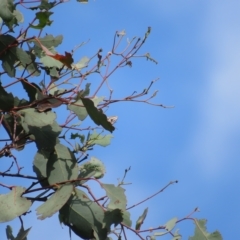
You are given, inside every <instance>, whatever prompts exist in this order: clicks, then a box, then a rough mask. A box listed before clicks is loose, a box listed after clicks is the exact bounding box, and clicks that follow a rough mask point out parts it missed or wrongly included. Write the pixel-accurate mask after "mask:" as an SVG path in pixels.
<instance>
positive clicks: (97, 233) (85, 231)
mask: <svg viewBox="0 0 240 240" xmlns="http://www.w3.org/2000/svg"><path fill="white" fill-rule="evenodd" d="M60 214H61V219H62V221H63V223H64V224H65V225H67V226H69V228H71V230H73V231H74V232H75V233H76V234H77V235H78V236H80V237H81V238H83V239H93V238H94V237H95V238H96V239H99V240H106V238H107V233H108V231H107V229H106V228H103V227H102V224H103V219H104V211H103V209H102V208H101V207H100V206H99V205H98V204H97V203H96V202H94V201H92V200H90V199H89V197H88V196H87V195H86V193H85V192H83V191H81V190H79V189H75V195H74V196H71V197H70V199H69V200H68V202H67V203H66V204H65V205H64V206H63V207H62V209H60Z"/></svg>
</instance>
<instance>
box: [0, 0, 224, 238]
mask: <svg viewBox="0 0 240 240" xmlns="http://www.w3.org/2000/svg"><path fill="white" fill-rule="evenodd" d="M78 2H81V3H87V2H88V1H80V0H78ZM62 3H64V1H63V0H58V1H52V2H50V1H48V0H42V1H40V0H39V1H36V0H34V1H27V2H25V1H24V0H20V1H19V2H16V3H14V2H13V0H1V1H0V17H1V22H2V23H1V32H0V60H1V63H2V69H0V70H1V71H0V76H1V82H0V125H1V126H2V128H3V129H4V130H5V131H6V133H7V135H8V136H9V138H8V139H0V141H1V142H4V143H5V145H4V146H2V148H1V149H0V158H2V160H5V161H7V160H8V159H9V158H10V159H13V162H12V164H10V166H9V168H8V169H6V170H5V171H3V172H0V175H1V176H3V177H15V178H25V179H29V180H30V181H32V180H34V181H36V182H32V183H29V185H28V186H27V187H26V188H24V187H22V186H17V185H14V186H9V185H6V184H3V183H0V185H1V186H2V187H5V188H7V189H9V192H8V193H7V194H1V195H0V212H1V214H0V222H8V221H11V220H12V219H14V218H16V217H19V219H20V221H21V229H20V230H19V233H18V235H17V237H14V236H13V234H12V229H11V227H10V226H8V227H7V229H6V234H7V239H11V240H13V239H27V235H28V233H29V231H30V228H28V229H26V230H24V226H23V221H22V220H23V219H24V215H26V214H29V212H28V211H29V209H30V208H31V205H32V204H33V203H34V202H37V201H39V202H43V203H42V204H41V205H40V206H39V207H38V208H37V209H36V210H37V215H38V219H41V220H43V219H45V218H47V217H51V216H52V215H53V214H55V213H57V212H58V214H59V221H60V222H61V223H62V224H64V225H66V226H68V227H69V229H70V230H71V231H72V232H74V233H75V234H76V235H78V236H79V237H81V238H83V239H99V240H106V239H112V237H110V235H111V236H115V237H116V239H122V238H124V239H127V235H126V232H127V231H132V232H134V233H135V234H136V235H137V236H138V237H139V238H140V239H144V237H143V234H144V233H146V232H147V233H148V236H146V239H152V240H153V239H156V238H157V237H161V236H163V235H166V234H169V235H170V236H171V237H172V239H174V240H177V239H181V235H180V234H179V230H178V229H176V225H177V223H179V222H181V221H183V220H187V219H188V220H192V221H193V222H194V223H195V225H196V230H195V234H194V236H193V237H190V239H192V240H193V239H194V240H195V239H196V240H197V239H216V240H220V239H222V237H221V235H220V233H218V232H214V233H211V234H210V233H207V232H206V228H205V222H206V221H205V220H196V219H194V218H192V217H191V215H192V214H193V213H194V212H196V211H197V209H195V210H194V211H193V212H192V213H191V214H190V215H188V216H187V217H184V218H181V219H178V218H176V217H175V218H173V219H171V220H169V221H167V223H166V224H162V225H160V226H159V224H157V227H155V228H151V229H142V230H141V228H143V224H144V220H145V218H146V217H147V213H148V209H145V210H144V212H143V213H142V214H141V215H140V217H139V219H138V220H137V222H136V224H135V228H134V227H132V221H131V219H130V209H131V208H133V207H135V206H137V205H139V204H141V203H142V202H145V201H146V200H148V199H150V198H152V197H154V196H156V195H157V194H158V193H161V192H162V191H163V190H164V189H166V188H167V187H168V186H170V185H172V184H174V183H176V182H177V181H172V182H170V183H169V184H167V185H166V186H165V187H164V188H162V189H161V190H160V191H158V192H157V193H155V194H154V195H152V196H150V197H148V198H147V199H145V200H142V201H139V202H138V203H136V204H135V205H134V206H127V197H126V195H125V190H124V184H125V182H124V179H125V176H126V174H127V172H128V171H129V170H130V169H126V171H125V175H124V177H123V179H122V181H121V182H119V184H118V185H117V186H115V185H114V184H106V183H103V182H101V181H100V180H99V179H101V178H103V176H104V175H105V173H106V169H105V166H104V165H103V163H102V161H100V160H99V159H97V158H95V157H91V159H90V160H88V161H87V162H84V161H85V160H87V159H88V157H89V153H88V152H89V151H90V150H91V149H93V147H94V146H95V145H99V146H102V147H106V146H108V145H109V144H110V143H111V139H112V137H113V136H112V134H109V133H106V131H107V132H110V133H112V132H114V130H115V127H114V124H115V122H116V120H117V116H107V115H106V114H105V110H106V108H108V107H109V106H110V105H112V104H113V103H115V102H122V101H125V102H142V103H148V104H151V105H154V106H160V107H165V106H163V105H162V104H154V103H151V102H150V100H151V99H152V98H154V97H155V96H156V94H157V91H155V92H154V93H153V94H152V95H151V96H150V97H147V98H144V96H146V95H148V94H149V91H150V89H151V87H152V85H153V84H154V81H152V82H151V83H150V85H149V86H148V87H147V88H146V89H144V90H143V91H142V92H141V93H140V94H137V93H135V92H134V93H133V94H132V95H130V96H126V97H123V98H122V99H114V98H113V97H112V96H113V90H112V89H111V88H110V87H109V85H108V84H109V83H108V80H109V78H110V76H111V75H112V74H113V73H114V72H115V71H116V70H117V69H119V68H121V67H132V66H133V63H132V58H133V57H140V58H145V59H146V60H150V61H152V62H153V63H157V62H156V60H154V59H153V58H152V57H151V56H150V54H149V53H147V54H143V55H138V56H137V55H136V54H137V53H138V51H139V50H140V49H141V47H142V45H143V44H144V43H145V42H146V40H147V38H148V36H149V34H150V32H151V28H150V27H149V28H148V29H147V31H146V33H145V35H144V36H143V38H133V39H131V40H128V42H127V46H126V47H125V48H124V50H119V44H120V43H121V42H122V40H123V39H124V38H125V35H126V33H125V31H117V32H116V34H115V36H114V40H113V47H112V50H111V52H109V53H108V54H107V55H105V56H103V55H102V50H101V49H100V50H99V51H97V52H96V54H94V56H91V57H87V56H83V57H82V58H81V59H80V61H78V62H76V61H75V60H74V54H75V51H76V49H74V50H72V51H71V52H67V51H66V52H65V53H64V54H60V53H58V51H57V49H56V48H57V47H58V46H59V45H60V44H61V43H62V41H63V36H62V35H59V36H53V35H51V34H47V35H45V36H44V33H45V32H44V30H45V28H46V27H49V26H52V24H53V21H52V20H51V16H52V15H53V14H54V12H53V9H54V8H55V7H56V6H57V5H59V4H62ZM21 7H23V8H21ZM20 9H24V11H25V12H26V11H28V14H29V13H32V14H33V20H32V22H31V23H29V24H28V25H27V26H25V27H23V25H22V24H23V22H24V15H23V13H22V12H20ZM32 30H34V31H35V32H34V33H35V34H33V32H32ZM36 31H37V32H38V34H37V35H38V37H35V35H36ZM16 32H18V33H16ZM82 45H83V44H82ZM114 57H115V58H116V59H117V60H118V63H117V64H116V65H115V66H114V67H112V66H111V65H110V59H112V58H114ZM93 74H97V75H98V76H99V77H100V79H101V82H100V84H99V86H98V87H97V88H96V89H91V76H92V75H93ZM39 76H40V77H41V79H42V78H44V80H43V81H40V82H39ZM46 76H47V77H46ZM30 77H35V81H34V82H30V81H31V80H30ZM75 79H77V80H78V83H77V84H76V83H75V81H74V80H75ZM85 82H87V83H86V84H84V83H85ZM104 83H106V84H107V86H108V88H109V96H107V97H100V96H98V94H99V91H100V89H101V88H102V86H103V84H104ZM10 86H16V87H17V88H18V89H22V90H24V91H25V92H26V94H27V96H28V98H27V99H25V98H21V97H20V94H19V90H18V91H17V93H16V95H15V94H13V91H12V90H8V89H9V87H10ZM69 86H70V87H69ZM90 90H91V91H93V93H91V94H90ZM60 112H61V113H62V112H64V116H65V122H64V123H63V124H59V123H58V120H57V119H58V118H57V116H58V115H59V113H60ZM87 117H89V118H90V119H91V120H92V121H89V118H87ZM76 119H78V120H79V121H80V123H75V122H74V121H75V120H76ZM83 122H84V123H85V122H86V124H89V126H88V127H80V126H79V125H80V124H82V123H83ZM84 132H87V133H85V134H84ZM27 144H28V145H29V144H31V145H34V144H35V145H36V154H35V157H34V161H33V175H24V174H22V168H23V167H21V166H19V162H18V158H17V157H16V156H15V155H14V154H13V150H17V151H23V150H24V148H25V146H26V145H27ZM13 166H16V168H17V172H16V173H14V171H13ZM34 174H35V175H34ZM90 181H94V182H97V183H98V184H99V187H100V188H102V189H103V190H104V191H105V192H106V195H105V196H103V197H101V198H100V199H96V197H95V194H94V193H93V192H94V191H93V190H94V189H91V188H90V187H89V186H88V185H86V183H87V182H90ZM16 184H17V182H16ZM30 193H31V196H32V194H36V195H35V196H34V197H30V196H29V194H30ZM102 201H103V202H102ZM5 209H8V211H5Z"/></svg>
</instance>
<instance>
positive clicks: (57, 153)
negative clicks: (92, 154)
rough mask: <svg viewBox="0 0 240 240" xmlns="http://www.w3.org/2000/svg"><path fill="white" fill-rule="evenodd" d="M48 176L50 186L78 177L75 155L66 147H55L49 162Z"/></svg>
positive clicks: (59, 145)
mask: <svg viewBox="0 0 240 240" xmlns="http://www.w3.org/2000/svg"><path fill="white" fill-rule="evenodd" d="M47 176H48V182H49V184H55V183H59V182H64V181H68V180H74V179H77V177H78V167H77V160H76V158H75V156H74V154H73V153H72V152H71V151H70V150H69V149H68V148H67V147H65V146H64V145H62V144H60V143H58V144H57V145H56V146H55V147H54V152H53V153H51V155H50V157H49V160H48V162H47Z"/></svg>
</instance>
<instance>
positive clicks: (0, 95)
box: [0, 82, 14, 112]
mask: <svg viewBox="0 0 240 240" xmlns="http://www.w3.org/2000/svg"><path fill="white" fill-rule="evenodd" d="M13 107H14V97H13V95H12V93H7V92H6V91H5V89H4V88H3V87H2V84H1V82H0V109H1V110H2V111H4V112H5V111H6V112H7V111H10V110H11V109H12V108H13Z"/></svg>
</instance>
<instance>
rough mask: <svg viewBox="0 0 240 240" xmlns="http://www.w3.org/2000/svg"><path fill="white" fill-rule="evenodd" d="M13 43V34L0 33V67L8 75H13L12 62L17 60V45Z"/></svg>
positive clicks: (14, 41)
mask: <svg viewBox="0 0 240 240" xmlns="http://www.w3.org/2000/svg"><path fill="white" fill-rule="evenodd" d="M0 2H1V1H0ZM0 9H1V7H0ZM14 43H17V40H16V39H15V38H14V37H13V36H11V35H9V34H6V35H0V52H2V54H1V55H0V60H2V67H3V69H4V70H5V71H6V72H7V74H8V76H9V77H14V76H15V73H16V70H15V68H14V64H15V62H16V61H17V60H18V58H17V55H16V49H17V47H16V46H14ZM9 46H11V47H9Z"/></svg>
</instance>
